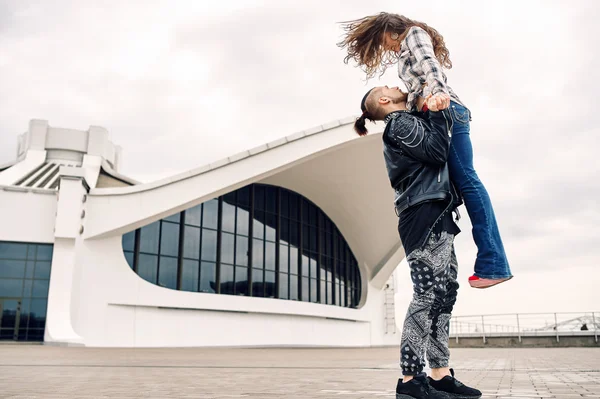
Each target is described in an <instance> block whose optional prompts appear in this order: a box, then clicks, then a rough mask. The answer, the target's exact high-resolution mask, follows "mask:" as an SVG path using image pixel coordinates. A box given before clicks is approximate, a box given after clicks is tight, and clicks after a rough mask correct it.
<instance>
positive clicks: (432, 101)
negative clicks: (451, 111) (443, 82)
mask: <svg viewBox="0 0 600 399" xmlns="http://www.w3.org/2000/svg"><path fill="white" fill-rule="evenodd" d="M426 101H427V108H429V109H430V110H431V111H441V110H443V109H446V108H448V107H449V106H450V96H449V95H447V94H445V93H437V94H436V95H434V96H432V97H428V98H427V100H426Z"/></svg>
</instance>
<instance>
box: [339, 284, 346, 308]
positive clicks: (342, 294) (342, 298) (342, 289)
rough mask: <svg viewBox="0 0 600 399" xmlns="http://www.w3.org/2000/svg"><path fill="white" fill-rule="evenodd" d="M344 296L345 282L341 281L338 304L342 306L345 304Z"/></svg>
mask: <svg viewBox="0 0 600 399" xmlns="http://www.w3.org/2000/svg"><path fill="white" fill-rule="evenodd" d="M346 296H347V294H346V284H344V283H341V284H340V301H341V302H340V304H341V305H342V306H346Z"/></svg>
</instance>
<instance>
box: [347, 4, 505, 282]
mask: <svg viewBox="0 0 600 399" xmlns="http://www.w3.org/2000/svg"><path fill="white" fill-rule="evenodd" d="M343 27H344V30H345V35H344V38H343V40H342V41H341V42H340V43H338V46H339V47H341V48H345V49H346V50H347V52H348V54H347V55H346V57H345V59H344V62H345V63H348V61H349V60H354V61H356V62H357V64H358V65H359V66H360V67H361V68H362V69H363V70H364V71H365V73H366V74H367V77H368V78H371V77H373V76H375V75H376V74H377V72H380V73H381V74H383V72H384V71H385V70H386V68H387V67H389V66H390V65H392V64H395V63H397V64H398V74H399V77H400V79H401V80H402V81H403V82H404V84H405V85H406V87H407V89H408V100H407V109H408V110H409V111H418V109H417V107H416V99H417V98H418V97H419V96H422V97H427V96H430V95H431V96H432V97H431V99H430V100H429V101H428V104H430V107H431V109H432V110H434V111H436V110H442V109H445V108H447V107H450V115H451V117H452V122H453V127H452V146H451V149H450V154H449V157H448V166H449V169H450V177H451V178H452V180H453V182H454V183H455V184H456V186H457V188H458V190H459V191H460V194H461V195H462V197H463V200H464V202H465V206H466V208H467V212H468V214H469V217H470V219H471V223H472V225H473V239H474V241H475V244H476V245H477V248H478V252H477V259H476V261H475V273H474V275H473V276H471V277H469V284H470V285H471V286H472V287H474V288H488V287H491V286H494V285H496V284H499V283H502V282H504V281H507V280H509V279H511V278H512V274H511V271H510V267H509V264H508V260H507V258H506V253H505V251H504V246H503V244H502V239H501V238H500V232H499V230H498V225H497V223H496V217H495V215H494V209H493V207H492V203H491V200H490V197H489V195H488V192H487V190H486V189H485V187H484V185H483V183H482V182H481V180H479V177H478V176H477V173H476V172H475V169H474V167H473V148H472V146H471V139H470V137H469V130H470V129H469V121H470V120H471V112H470V111H469V109H468V108H466V107H465V105H464V104H463V102H462V101H461V100H460V98H459V97H458V96H457V95H456V94H455V93H454V91H452V89H451V88H450V87H449V86H448V85H447V84H446V75H445V74H444V72H443V69H442V68H443V67H445V68H448V69H449V68H451V67H452V62H451V61H450V56H449V52H448V49H447V48H446V45H445V43H444V38H443V37H442V36H441V35H440V34H439V33H438V32H437V31H436V30H435V29H433V28H432V27H430V26H427V24H424V23H422V22H417V21H413V20H411V19H409V18H406V17H404V16H402V15H397V14H389V13H380V14H378V15H373V16H369V17H365V18H361V19H358V20H355V21H350V22H345V23H344V25H343Z"/></svg>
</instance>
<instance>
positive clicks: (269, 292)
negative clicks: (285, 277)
mask: <svg viewBox="0 0 600 399" xmlns="http://www.w3.org/2000/svg"><path fill="white" fill-rule="evenodd" d="M265 297H267V298H275V272H269V271H265Z"/></svg>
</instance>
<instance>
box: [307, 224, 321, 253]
mask: <svg viewBox="0 0 600 399" xmlns="http://www.w3.org/2000/svg"><path fill="white" fill-rule="evenodd" d="M309 231H310V245H309V246H308V249H310V250H311V251H312V252H318V251H319V247H318V246H317V234H318V230H317V228H316V227H314V226H310V227H309Z"/></svg>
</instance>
